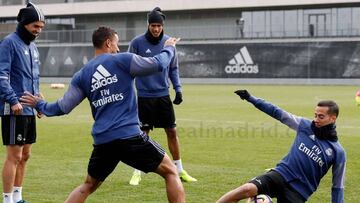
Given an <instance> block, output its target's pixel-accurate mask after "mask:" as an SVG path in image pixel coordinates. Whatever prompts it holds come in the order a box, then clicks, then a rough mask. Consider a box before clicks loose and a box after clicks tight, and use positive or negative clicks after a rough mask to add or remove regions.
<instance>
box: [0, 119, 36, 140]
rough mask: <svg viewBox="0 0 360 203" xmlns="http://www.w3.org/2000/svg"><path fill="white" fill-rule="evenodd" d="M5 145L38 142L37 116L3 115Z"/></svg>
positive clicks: (2, 130)
mask: <svg viewBox="0 0 360 203" xmlns="http://www.w3.org/2000/svg"><path fill="white" fill-rule="evenodd" d="M1 134H2V139H3V144H4V145H24V144H33V143H35V142H36V119H35V116H13V115H11V116H10V115H6V116H1Z"/></svg>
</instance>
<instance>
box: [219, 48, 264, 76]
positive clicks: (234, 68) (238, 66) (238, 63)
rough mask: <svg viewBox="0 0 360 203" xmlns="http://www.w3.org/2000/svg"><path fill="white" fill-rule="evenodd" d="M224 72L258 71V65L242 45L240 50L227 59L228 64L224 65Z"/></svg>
mask: <svg viewBox="0 0 360 203" xmlns="http://www.w3.org/2000/svg"><path fill="white" fill-rule="evenodd" d="M225 72H226V73H228V74H232V73H253V74H256V73H258V72H259V67H258V65H257V64H254V62H253V60H252V58H251V56H250V54H249V51H248V50H247V48H246V47H245V46H244V47H243V48H241V49H240V52H239V53H237V54H235V56H234V58H233V59H231V60H230V61H229V65H227V66H226V67H225Z"/></svg>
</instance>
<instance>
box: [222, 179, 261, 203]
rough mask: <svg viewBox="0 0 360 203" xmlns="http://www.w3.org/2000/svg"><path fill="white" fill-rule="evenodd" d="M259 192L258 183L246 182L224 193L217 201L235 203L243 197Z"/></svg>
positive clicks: (252, 195)
mask: <svg viewBox="0 0 360 203" xmlns="http://www.w3.org/2000/svg"><path fill="white" fill-rule="evenodd" d="M257 193H258V189H257V187H256V185H254V184H253V183H245V184H244V185H242V186H240V187H238V188H236V189H234V190H231V191H230V192H228V193H226V194H225V195H223V196H222V197H221V198H220V199H219V200H218V201H217V202H216V203H235V202H238V201H239V200H242V199H246V198H249V197H254V196H255V195H257Z"/></svg>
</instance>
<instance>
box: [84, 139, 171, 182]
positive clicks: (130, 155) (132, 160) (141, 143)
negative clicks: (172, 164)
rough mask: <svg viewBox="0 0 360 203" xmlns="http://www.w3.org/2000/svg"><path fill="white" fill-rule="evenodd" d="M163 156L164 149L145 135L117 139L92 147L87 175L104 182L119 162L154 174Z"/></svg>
mask: <svg viewBox="0 0 360 203" xmlns="http://www.w3.org/2000/svg"><path fill="white" fill-rule="evenodd" d="M164 155H165V151H164V149H162V148H161V146H160V145H159V144H158V143H156V142H155V141H153V140H152V139H151V138H150V137H149V136H147V135H146V134H145V133H141V134H140V135H137V136H135V137H132V138H129V139H124V140H122V139H118V140H114V141H111V142H109V143H105V144H100V145H94V149H93V151H92V154H91V157H90V160H89V165H88V174H89V175H90V176H91V177H93V178H95V179H97V180H100V181H104V180H105V179H106V178H107V177H108V176H109V175H110V174H111V172H112V171H113V170H114V169H115V168H116V166H117V164H118V163H119V161H121V162H123V163H125V164H127V165H129V166H131V167H133V168H136V169H139V170H141V171H143V172H145V173H148V172H154V171H155V170H156V169H157V168H158V166H159V165H160V163H161V162H162V160H163V158H164Z"/></svg>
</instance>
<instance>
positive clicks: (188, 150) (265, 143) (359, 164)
mask: <svg viewBox="0 0 360 203" xmlns="http://www.w3.org/2000/svg"><path fill="white" fill-rule="evenodd" d="M236 89H248V90H249V92H250V93H251V94H253V95H255V96H257V97H261V98H264V99H266V100H267V101H270V102H272V103H274V104H276V105H278V106H280V107H281V108H283V109H285V110H287V111H289V112H291V113H294V114H296V115H300V116H304V117H308V118H312V117H313V114H314V113H313V112H314V107H315V104H316V103H317V102H318V101H319V100H322V99H333V100H335V101H336V102H337V103H338V104H339V106H340V116H339V118H338V122H337V129H338V134H339V135H340V142H341V143H342V145H343V147H344V148H345V150H346V152H347V171H346V182H345V186H346V188H345V200H346V202H357V200H358V197H359V194H360V189H359V187H358V186H359V184H360V176H359V171H360V161H359V157H360V150H358V148H357V145H358V143H359V140H360V136H359V133H358V132H359V131H360V125H359V115H360V108H358V107H357V106H356V105H355V100H354V98H355V92H356V91H357V90H358V89H359V87H356V86H272V85H266V86H265V85H260V86H256V85H187V84H186V85H184V87H183V95H184V102H183V103H182V104H181V105H179V106H176V107H175V110H176V116H177V125H178V127H177V129H178V132H179V136H180V143H181V155H182V160H183V164H184V167H185V169H186V170H187V171H188V172H189V173H190V174H191V175H192V176H194V177H196V178H197V179H198V182H196V183H184V187H185V191H186V195H187V202H193V203H208V202H215V201H216V200H217V199H218V198H219V197H220V196H221V195H223V194H224V193H225V192H227V191H229V190H230V189H233V188H235V187H237V186H239V185H241V184H242V183H245V182H247V181H248V180H250V179H251V178H252V177H254V176H256V175H259V174H262V173H263V172H264V169H266V168H271V167H274V166H275V165H276V163H277V162H278V161H279V160H280V159H281V158H282V157H283V156H285V154H286V153H287V151H288V150H289V148H290V146H291V144H292V141H293V138H294V134H295V133H294V132H293V131H292V130H289V129H288V127H287V126H284V125H282V124H281V123H279V122H277V121H276V120H274V119H272V118H270V117H269V116H267V115H265V114H264V113H262V112H260V111H258V110H257V109H255V108H254V107H253V106H252V105H251V104H249V103H247V102H245V101H243V100H240V99H239V98H238V96H236V95H235V94H234V93H233V91H234V90H236ZM41 90H42V92H43V93H44V95H45V97H46V99H47V101H55V100H56V99H57V98H58V97H60V96H61V95H62V94H63V92H64V91H65V90H58V89H57V90H53V89H50V87H49V85H48V84H43V85H42V86H41ZM37 122H38V123H37V126H38V141H37V143H36V144H35V145H33V153H32V157H31V159H30V161H29V163H28V168H27V169H28V170H27V174H26V178H25V183H24V189H23V196H24V199H26V200H28V201H30V202H32V203H52V202H54V203H57V202H63V201H64V200H65V199H66V197H67V195H68V194H69V193H70V192H71V191H72V190H73V189H74V188H75V187H76V186H78V185H79V184H80V183H82V182H83V181H84V178H85V175H86V170H87V163H88V159H89V157H90V153H91V150H92V137H91V136H90V130H91V125H92V123H93V120H92V117H91V114H90V109H89V107H88V102H87V101H84V102H83V103H81V104H80V105H79V106H78V107H77V108H76V109H74V110H73V112H71V113H70V114H69V115H66V116H63V117H52V118H43V119H41V120H37ZM151 136H152V137H153V138H154V139H155V140H157V141H158V142H159V143H160V144H161V145H162V146H163V147H164V148H165V149H167V144H166V138H165V133H164V132H163V130H162V129H157V130H155V131H153V132H151ZM0 153H2V154H3V156H1V157H0V164H1V165H2V163H3V160H4V158H5V156H4V155H5V153H4V147H2V148H1V149H0ZM131 174H132V169H131V168H130V167H128V166H126V165H125V164H122V163H120V164H119V165H118V167H117V168H116V170H115V171H114V173H113V174H111V175H110V176H109V177H108V179H107V180H106V181H105V182H104V183H103V185H102V186H101V187H100V188H99V189H98V190H97V191H96V192H95V193H94V194H92V195H91V196H90V198H89V199H88V201H87V202H93V203H102V202H104V203H105V202H120V203H129V202H146V203H150V202H151V203H158V202H167V199H166V194H165V187H164V182H163V180H162V178H160V177H159V176H158V175H156V174H147V175H144V176H143V177H142V182H141V184H140V185H139V186H130V185H129V184H128V181H129V179H130V176H131ZM330 193H331V169H330V170H329V173H328V174H327V175H326V176H325V177H324V178H323V180H322V182H321V184H320V187H319V188H318V190H317V191H316V192H315V194H314V195H313V196H312V197H311V198H310V199H309V201H308V202H314V203H315V202H324V203H326V202H331V195H330ZM243 202H246V201H243Z"/></svg>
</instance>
